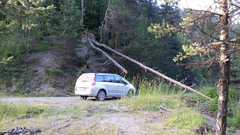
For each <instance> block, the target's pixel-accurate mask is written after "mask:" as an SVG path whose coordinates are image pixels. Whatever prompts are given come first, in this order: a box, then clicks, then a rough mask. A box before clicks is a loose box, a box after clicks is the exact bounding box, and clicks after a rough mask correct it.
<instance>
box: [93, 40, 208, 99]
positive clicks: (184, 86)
mask: <svg viewBox="0 0 240 135" xmlns="http://www.w3.org/2000/svg"><path fill="white" fill-rule="evenodd" d="M89 42H90V43H91V42H92V43H94V44H95V45H97V46H99V47H103V48H105V49H107V50H109V51H112V52H113V53H115V54H117V55H119V56H121V57H124V58H126V59H127V60H129V61H131V62H133V63H135V64H137V65H139V66H140V67H142V68H143V69H145V70H148V71H150V72H152V73H154V74H156V75H158V76H160V77H162V78H164V79H166V80H168V81H170V82H172V83H174V84H177V85H178V86H180V87H182V88H184V89H187V90H190V91H192V92H194V93H196V94H198V95H200V96H202V97H204V98H207V99H209V100H212V99H211V98H210V97H208V96H206V95H204V94H202V93H200V92H198V91H197V90H195V89H193V88H191V87H189V86H186V85H185V84H182V83H180V82H178V81H176V80H173V79H171V78H169V77H167V76H165V75H164V74H161V73H159V72H157V71H156V70H154V69H152V68H149V67H147V66H145V65H143V64H142V63H140V62H138V61H136V60H134V59H132V58H130V57H128V56H126V55H124V54H122V53H119V52H118V51H116V50H114V49H112V48H110V47H108V46H106V45H104V44H100V43H98V42H97V41H95V40H92V39H89Z"/></svg>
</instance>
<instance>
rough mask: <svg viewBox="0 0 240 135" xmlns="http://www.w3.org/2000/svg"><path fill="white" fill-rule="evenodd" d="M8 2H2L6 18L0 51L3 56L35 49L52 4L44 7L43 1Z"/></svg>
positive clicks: (8, 0)
mask: <svg viewBox="0 0 240 135" xmlns="http://www.w3.org/2000/svg"><path fill="white" fill-rule="evenodd" d="M7 3H8V4H3V3H1V4H0V6H1V9H2V10H3V12H2V13H4V15H5V20H4V21H2V22H1V25H2V31H1V32H0V35H1V39H0V41H1V44H0V52H1V51H3V50H4V52H5V53H1V55H3V56H1V55H0V58H1V57H7V56H6V55H11V56H19V54H21V53H28V52H29V51H32V50H34V48H35V46H33V45H35V44H34V42H36V41H39V39H40V38H41V37H42V36H43V31H41V27H42V23H40V22H43V21H44V19H45V17H46V16H47V15H49V14H50V12H51V9H52V8H53V7H52V6H46V7H43V2H41V1H34V0H29V1H25V0H7Z"/></svg>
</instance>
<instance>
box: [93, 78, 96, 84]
mask: <svg viewBox="0 0 240 135" xmlns="http://www.w3.org/2000/svg"><path fill="white" fill-rule="evenodd" d="M95 84H96V81H95V77H94V78H93V81H92V85H95Z"/></svg>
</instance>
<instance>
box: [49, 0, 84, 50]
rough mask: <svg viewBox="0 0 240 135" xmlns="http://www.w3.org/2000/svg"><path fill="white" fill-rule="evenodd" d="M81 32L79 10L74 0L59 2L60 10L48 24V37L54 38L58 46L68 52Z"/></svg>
mask: <svg viewBox="0 0 240 135" xmlns="http://www.w3.org/2000/svg"><path fill="white" fill-rule="evenodd" d="M81 30H82V19H81V10H80V9H79V8H78V6H76V4H75V1H74V0H61V1H60V10H59V11H57V10H56V11H55V13H54V15H53V16H52V19H51V20H49V23H48V31H49V33H50V35H54V36H56V37H57V39H58V40H59V42H58V44H60V45H61V46H62V47H63V49H66V51H69V50H71V49H72V47H74V46H75V45H76V43H77V42H78V41H79V38H80V37H79V36H80V33H81ZM60 48H61V47H60Z"/></svg>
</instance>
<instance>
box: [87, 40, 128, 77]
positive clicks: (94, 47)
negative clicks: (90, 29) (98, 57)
mask: <svg viewBox="0 0 240 135" xmlns="http://www.w3.org/2000/svg"><path fill="white" fill-rule="evenodd" d="M88 41H89V44H90V45H91V47H92V48H93V49H94V50H97V51H99V52H100V53H102V55H104V56H105V57H106V58H108V59H109V60H110V61H111V62H112V63H113V64H114V65H115V66H116V67H118V68H119V69H121V71H122V74H123V75H126V74H127V70H126V69H125V68H124V67H122V66H121V65H120V64H118V63H117V62H116V61H115V60H114V59H112V58H111V57H110V56H109V55H107V54H106V53H105V52H104V51H103V50H101V49H100V48H98V47H96V46H95V45H94V44H93V43H92V42H91V41H93V40H91V39H90V38H88Z"/></svg>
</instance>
